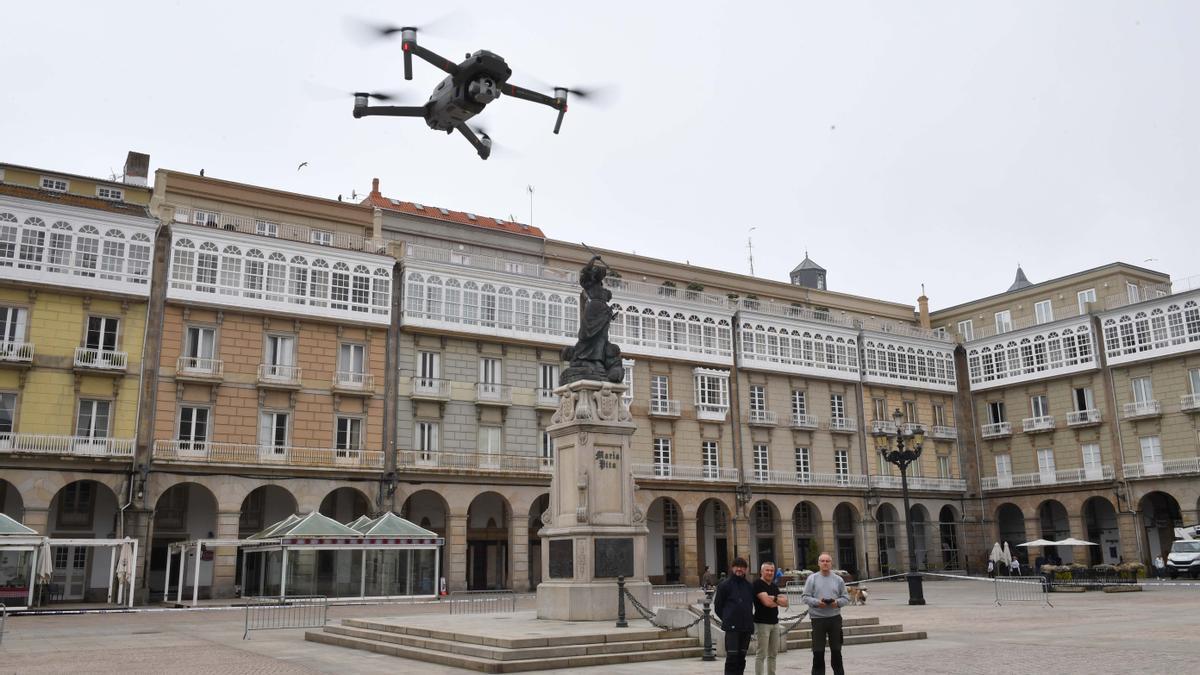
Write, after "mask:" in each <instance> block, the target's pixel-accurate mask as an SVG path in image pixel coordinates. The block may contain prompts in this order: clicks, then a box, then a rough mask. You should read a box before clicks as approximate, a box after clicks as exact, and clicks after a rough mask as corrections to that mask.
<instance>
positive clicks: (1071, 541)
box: [1053, 537, 1100, 546]
mask: <svg viewBox="0 0 1200 675" xmlns="http://www.w3.org/2000/svg"><path fill="white" fill-rule="evenodd" d="M1053 544H1054V545H1055V546H1099V545H1100V544H1097V543H1096V542H1093V541H1084V540H1082V539H1076V538H1075V537H1067V538H1066V539H1063V540H1060V541H1056V542H1053Z"/></svg>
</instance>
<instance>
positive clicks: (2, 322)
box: [0, 306, 29, 342]
mask: <svg viewBox="0 0 1200 675" xmlns="http://www.w3.org/2000/svg"><path fill="white" fill-rule="evenodd" d="M28 330H29V310H27V309H26V308H24V307H12V306H0V342H25V336H26V335H27V331H28Z"/></svg>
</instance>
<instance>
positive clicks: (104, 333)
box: [83, 314, 121, 352]
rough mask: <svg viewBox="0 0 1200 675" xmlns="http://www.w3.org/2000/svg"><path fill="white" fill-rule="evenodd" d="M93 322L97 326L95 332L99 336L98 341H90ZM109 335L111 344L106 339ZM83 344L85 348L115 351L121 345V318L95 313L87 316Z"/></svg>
mask: <svg viewBox="0 0 1200 675" xmlns="http://www.w3.org/2000/svg"><path fill="white" fill-rule="evenodd" d="M93 323H95V324H96V325H97V326H98V328H97V329H96V330H95V333H96V334H97V335H98V336H99V341H98V342H95V343H93V342H92V339H91V338H92V333H93V329H92V325H93ZM109 335H111V336H112V344H111V345H109V344H108V340H107V339H106V338H107V337H108V336H109ZM83 346H84V347H86V348H87V349H95V350H97V351H101V352H115V351H118V348H119V347H120V346H121V320H120V319H118V318H116V317H112V316H98V315H95V314H92V315H89V316H88V322H87V330H86V331H85V334H84V338H83Z"/></svg>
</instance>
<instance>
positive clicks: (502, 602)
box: [450, 590, 517, 614]
mask: <svg viewBox="0 0 1200 675" xmlns="http://www.w3.org/2000/svg"><path fill="white" fill-rule="evenodd" d="M515 611H517V594H516V593H514V592H512V591H506V590H495V591H454V592H452V593H450V613H451V614H498V613H509V614H511V613H512V612H515Z"/></svg>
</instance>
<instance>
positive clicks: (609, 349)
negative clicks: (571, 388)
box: [558, 255, 625, 385]
mask: <svg viewBox="0 0 1200 675" xmlns="http://www.w3.org/2000/svg"><path fill="white" fill-rule="evenodd" d="M606 276H608V265H606V264H605V263H604V260H602V259H601V258H600V256H599V255H594V256H592V259H591V260H590V261H588V264H587V265H586V266H585V267H584V268H583V269H582V270H580V271H579V285H580V286H582V287H583V293H581V294H580V298H579V300H580V302H579V305H580V309H579V340H578V342H576V343H575V346H574V347H563V350H562V360H563V361H566V362H568V363H569V364H570V365H569V366H568V367H567V368H566V369H565V370H563V372H562V375H561V376H560V377H559V382H558V383H559V385H565V384H570V383H571V382H575V381H578V380H599V381H608V382H621V381H622V380H624V379H625V369H624V367H623V366H622V365H621V348H620V347H618V346H616V345H614V344H612V343H611V342H609V341H608V324H609V323H611V322H612V318H613V310H612V307H610V306H609V304H608V303H609V301H610V300H612V291H610V290H608V289H607V288H605V287H604V277H606Z"/></svg>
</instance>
